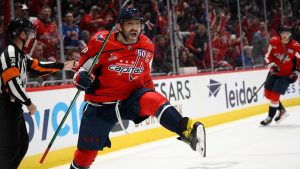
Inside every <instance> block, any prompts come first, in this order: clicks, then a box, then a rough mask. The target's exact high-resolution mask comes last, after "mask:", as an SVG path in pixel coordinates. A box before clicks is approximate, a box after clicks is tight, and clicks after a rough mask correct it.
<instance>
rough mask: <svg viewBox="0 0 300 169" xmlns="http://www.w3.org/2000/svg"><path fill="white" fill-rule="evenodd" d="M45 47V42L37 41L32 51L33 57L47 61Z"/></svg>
mask: <svg viewBox="0 0 300 169" xmlns="http://www.w3.org/2000/svg"><path fill="white" fill-rule="evenodd" d="M45 48H46V46H45V44H43V43H42V42H37V43H36V46H35V48H34V50H33V52H32V58H35V59H38V60H40V61H47V59H46V58H45V57H44V49H45Z"/></svg>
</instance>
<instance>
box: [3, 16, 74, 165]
mask: <svg viewBox="0 0 300 169" xmlns="http://www.w3.org/2000/svg"><path fill="white" fill-rule="evenodd" d="M34 32H35V31H34V29H33V25H32V23H31V22H30V21H29V20H27V19H20V18H18V19H13V20H11V21H10V22H9V24H8V37H9V40H10V41H9V45H8V46H7V48H6V49H5V50H4V52H3V53H2V54H1V55H0V79H1V80H0V133H1V137H0V163H1V167H0V168H1V169H17V168H18V166H19V164H20V162H21V160H22V159H23V157H24V156H25V154H26V152H27V148H28V144H29V138H28V134H27V130H26V125H25V120H24V117H23V110H22V106H23V105H25V106H26V107H27V109H28V112H29V114H30V115H33V114H34V113H35V112H36V110H37V107H36V105H35V104H34V103H33V101H32V100H31V99H30V98H29V96H28V94H27V93H26V91H25V87H26V81H27V78H26V72H27V71H28V72H32V73H34V74H36V75H39V76H43V75H46V74H49V73H52V72H57V71H59V70H61V69H65V70H69V69H71V68H73V61H69V62H66V63H65V64H63V63H54V62H39V61H38V60H36V59H32V58H31V57H30V56H29V55H27V54H26V53H25V52H23V50H24V48H25V47H27V45H28V44H29V41H30V40H31V38H33V37H34V35H35V34H34ZM74 69H75V66H74Z"/></svg>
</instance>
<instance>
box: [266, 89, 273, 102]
mask: <svg viewBox="0 0 300 169" xmlns="http://www.w3.org/2000/svg"><path fill="white" fill-rule="evenodd" d="M271 92H272V91H271V90H269V89H265V97H266V98H267V99H269V100H270V96H271Z"/></svg>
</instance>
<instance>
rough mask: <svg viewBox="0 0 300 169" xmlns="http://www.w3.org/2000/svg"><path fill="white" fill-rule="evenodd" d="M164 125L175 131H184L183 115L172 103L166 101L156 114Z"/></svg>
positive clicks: (178, 132)
mask: <svg viewBox="0 0 300 169" xmlns="http://www.w3.org/2000/svg"><path fill="white" fill-rule="evenodd" d="M155 116H156V117H157V119H158V121H159V122H160V124H161V125H162V126H164V127H165V128H166V129H168V130H170V131H173V132H175V133H177V134H180V133H182V129H181V128H182V127H181V126H182V125H181V123H182V119H183V118H182V116H181V115H180V113H179V112H178V111H177V110H176V109H175V108H174V107H173V106H171V105H170V103H169V102H168V103H165V104H164V105H162V106H161V107H160V108H159V109H158V111H157V112H156V115H155Z"/></svg>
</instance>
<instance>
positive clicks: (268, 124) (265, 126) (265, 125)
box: [260, 123, 271, 127]
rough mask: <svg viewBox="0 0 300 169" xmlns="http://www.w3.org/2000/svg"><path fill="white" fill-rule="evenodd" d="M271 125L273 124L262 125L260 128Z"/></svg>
mask: <svg viewBox="0 0 300 169" xmlns="http://www.w3.org/2000/svg"><path fill="white" fill-rule="evenodd" d="M270 125H271V123H269V124H267V125H262V124H260V127H269V126H270Z"/></svg>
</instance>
